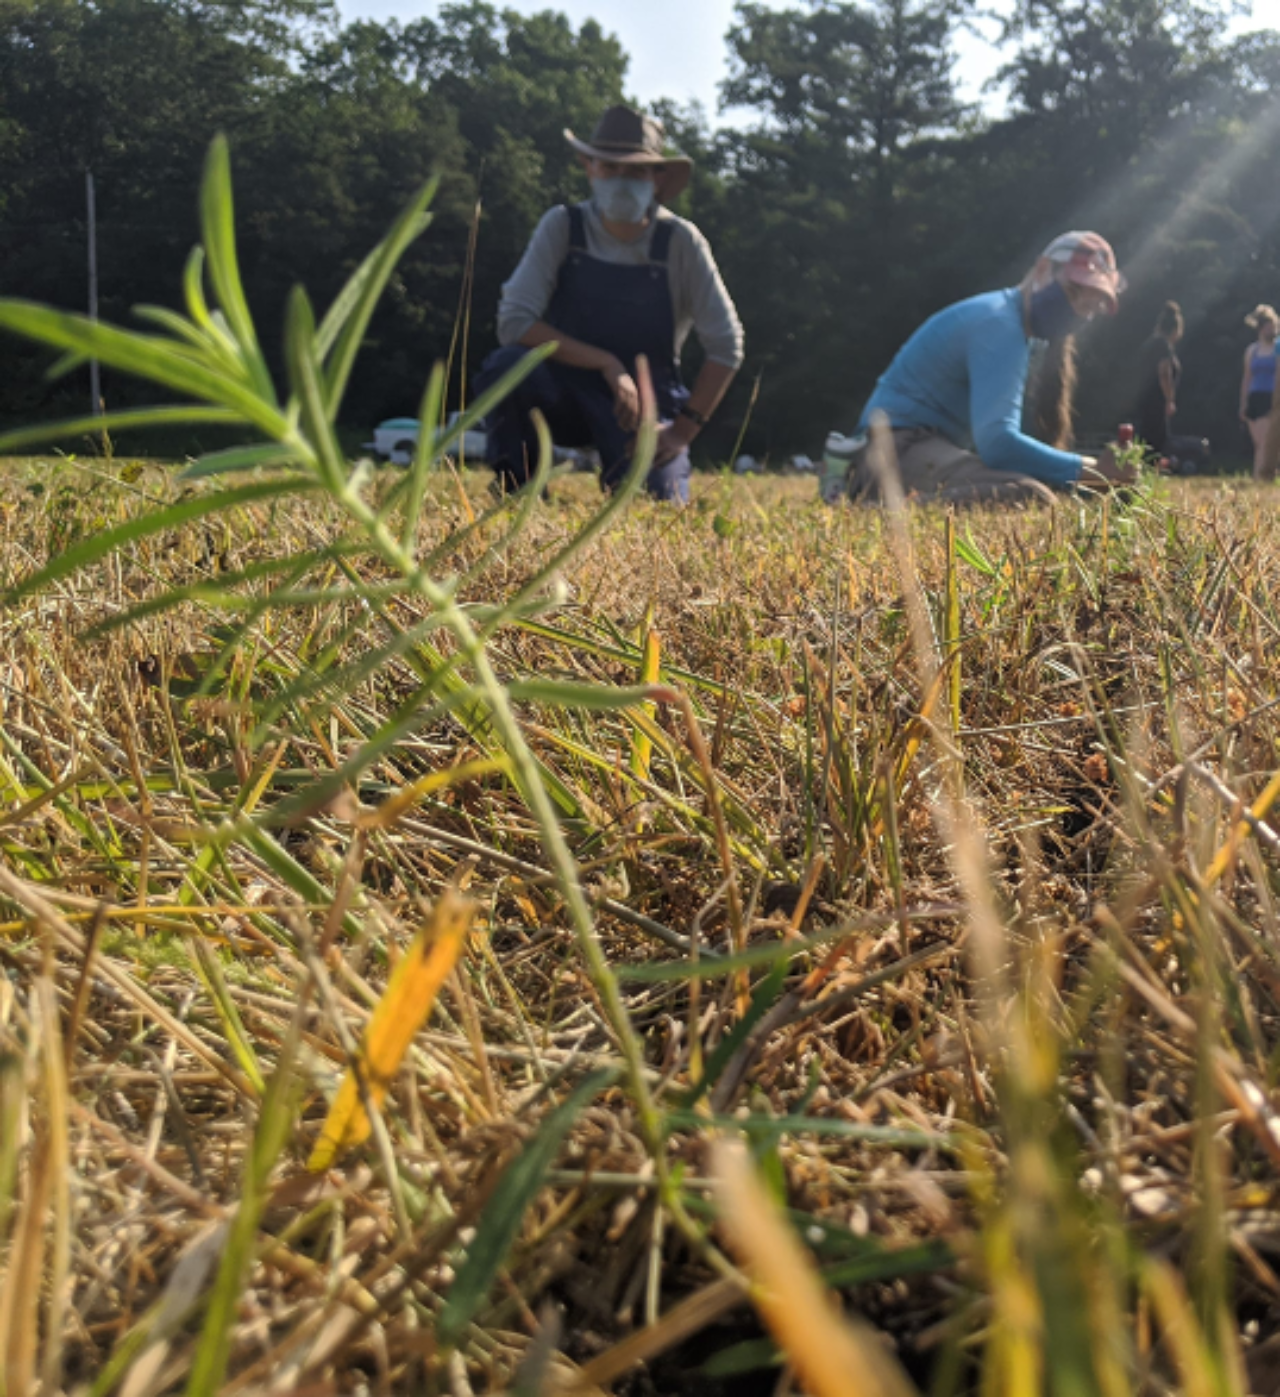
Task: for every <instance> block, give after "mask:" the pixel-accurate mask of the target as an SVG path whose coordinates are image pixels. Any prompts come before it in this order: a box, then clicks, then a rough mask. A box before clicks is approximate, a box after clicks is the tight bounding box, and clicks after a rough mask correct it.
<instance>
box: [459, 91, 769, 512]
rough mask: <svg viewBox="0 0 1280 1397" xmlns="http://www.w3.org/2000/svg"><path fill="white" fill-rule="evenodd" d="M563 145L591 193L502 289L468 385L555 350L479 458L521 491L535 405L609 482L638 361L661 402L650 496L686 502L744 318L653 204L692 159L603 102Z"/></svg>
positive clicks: (684, 175) (656, 130)
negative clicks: (596, 462)
mask: <svg viewBox="0 0 1280 1397" xmlns="http://www.w3.org/2000/svg"><path fill="white" fill-rule="evenodd" d="M564 134H565V139H566V140H567V141H568V142H569V144H570V145H571V146H572V147H573V149H574V150H575V151H576V152H577V154H578V159H579V161H580V162H581V164H582V168H583V169H584V170H585V171H586V174H587V178H588V179H589V180H590V181H591V198H590V199H587V200H586V201H585V202H583V203H580V204H570V205H559V206H558V207H556V208H553V209H551V210H550V211H549V212H548V213H546V214H545V215H544V216H543V218H542V221H541V222H540V223H539V224H538V226H537V228H536V230H535V231H534V234H533V238H532V239H531V240H530V243H529V246H528V247H527V248H526V249H525V254H524V256H523V257H522V258H521V260H520V265H519V266H518V267H517V268H516V269H515V271H514V273H513V274H512V276H511V279H510V281H508V282H507V283H506V284H505V285H504V286H503V288H502V300H501V303H500V304H499V306H498V341H499V343H500V345H501V346H502V347H501V348H500V349H497V350H495V351H494V352H493V353H492V354H490V355H489V357H488V358H487V359H486V360H485V362H484V364H483V365H482V367H481V370H480V373H479V375H478V376H477V379H476V388H477V389H478V390H479V389H483V388H486V387H488V386H489V385H490V384H492V383H494V382H496V381H497V379H498V378H500V377H501V375H502V374H504V373H505V372H506V371H507V370H508V369H510V368H511V367H512V365H514V364H516V363H518V362H519V361H520V359H521V358H522V357H523V356H524V355H525V354H527V353H528V352H529V350H530V349H532V348H534V347H535V346H537V345H540V344H546V343H548V341H551V340H554V341H555V342H556V343H557V345H558V346H559V347H558V348H557V349H556V351H555V353H554V354H553V355H552V357H551V358H550V359H548V360H547V361H545V362H544V363H542V364H540V365H539V366H538V367H537V368H536V369H535V370H534V371H533V372H532V373H531V374H530V375H529V376H528V377H527V378H526V379H524V380H523V381H522V382H521V384H520V386H519V387H518V388H517V389H516V390H515V392H514V393H512V394H510V395H509V396H508V397H507V399H506V400H505V401H504V402H503V403H502V404H501V405H500V406H499V407H498V408H497V409H496V410H495V411H494V413H493V414H492V415H491V417H490V421H489V451H488V455H489V464H490V465H491V466H493V468H494V471H495V472H496V475H497V483H498V484H499V486H500V487H505V488H508V489H515V488H518V487H519V486H520V485H523V484H524V482H525V481H526V480H527V479H528V478H529V476H530V475H531V474H532V471H533V469H534V467H535V466H536V464H537V459H538V438H537V435H536V433H535V431H534V428H533V423H532V421H531V420H530V416H529V414H530V413H531V412H532V411H533V410H534V409H535V408H536V409H538V410H539V411H540V412H541V413H542V415H543V416H544V417H545V418H546V420H547V425H548V426H549V427H550V429H551V435H552V438H553V439H554V441H555V442H556V443H557V444H558V445H561V446H594V447H595V448H596V450H597V451H599V453H600V460H601V465H602V469H601V483H602V484H603V485H604V487H605V488H606V489H612V488H613V487H614V486H615V485H617V484H618V483H619V481H621V480H622V478H623V476H624V475H625V474H626V472H627V468H628V466H629V465H630V463H631V455H632V449H633V445H634V441H635V431H636V427H637V426H638V425H639V421H640V398H639V393H638V391H637V387H636V378H635V373H636V360H637V358H638V357H639V356H640V355H642V354H643V355H645V356H646V358H647V359H648V362H649V372H650V373H651V374H652V376H653V388H654V394H655V396H656V398H657V404H658V422H659V433H658V445H657V450H656V454H655V456H654V462H653V469H652V470H651V471H650V473H649V478H648V481H647V482H646V483H647V487H648V490H649V493H650V494H651V495H653V496H655V497H656V498H658V499H664V500H675V501H680V502H683V501H686V500H687V499H688V498H689V475H690V469H691V468H690V463H689V446H690V444H691V443H692V441H693V439H694V437H696V436H697V434H698V432H699V431H700V430H701V429H702V428H703V427H704V426H705V425H706V423H707V419H708V418H709V417H710V416H711V414H712V413H713V412H714V411H715V409H716V407H717V405H718V404H719V402H720V399H721V398H722V397H723V396H724V393H725V389H726V388H728V386H729V384H730V382H732V380H733V376H734V374H735V373H736V372H737V369H738V365H739V364H741V362H742V325H741V322H740V321H739V320H738V313H737V311H736V310H735V309H734V305H733V302H732V301H731V300H730V299H729V293H728V292H727V291H726V290H725V286H724V282H723V281H722V280H721V279H720V273H719V271H718V270H717V269H716V264H715V260H714V258H713V257H712V255H711V249H710V247H709V246H708V244H707V240H706V238H704V237H703V236H702V234H701V233H700V232H699V231H698V230H697V228H695V227H694V225H693V224H692V223H689V222H687V221H686V220H685V219H683V218H677V217H676V215H675V214H673V213H670V212H668V210H667V209H666V208H664V207H663V205H664V204H665V203H667V202H669V201H670V200H672V199H674V198H675V197H676V195H677V194H679V193H680V191H681V190H682V189H683V188H684V187H685V185H687V184H688V183H689V174H690V169H691V165H692V162H691V161H690V160H689V159H688V157H687V156H683V155H670V154H668V153H667V152H666V151H665V149H664V131H663V126H662V123H661V122H660V121H655V120H654V119H653V118H652V117H648V116H643V115H641V113H639V112H637V111H632V110H631V108H630V107H610V108H609V110H608V111H607V112H605V114H604V115H603V116H602V117H601V118H600V121H599V123H598V124H597V125H596V129H595V130H594V131H593V132H592V134H591V139H590V140H589V141H582V140H579V139H578V138H577V137H576V136H575V135H574V134H573V132H572V131H566V132H565V133H564ZM690 330H694V331H696V332H697V335H698V339H699V341H700V342H701V345H702V348H703V351H704V353H705V355H706V358H705V361H704V363H703V365H702V368H701V370H700V371H699V373H698V377H697V380H696V382H695V383H694V385H693V390H692V392H691V391H690V390H689V389H688V388H686V387H685V386H684V383H683V382H682V381H681V378H680V351H681V349H682V347H683V345H684V342H685V340H686V338H687V337H688V334H689V331H690Z"/></svg>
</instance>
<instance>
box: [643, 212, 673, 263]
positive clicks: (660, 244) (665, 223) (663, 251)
mask: <svg viewBox="0 0 1280 1397" xmlns="http://www.w3.org/2000/svg"><path fill="white" fill-rule="evenodd" d="M675 231H676V221H675V219H674V218H659V219H658V226H657V227H656V228H655V229H654V230H653V241H652V242H651V243H650V244H649V261H650V262H664V263H665V262H666V260H667V256H668V254H669V253H670V251H671V239H672V237H673V236H674V235H675Z"/></svg>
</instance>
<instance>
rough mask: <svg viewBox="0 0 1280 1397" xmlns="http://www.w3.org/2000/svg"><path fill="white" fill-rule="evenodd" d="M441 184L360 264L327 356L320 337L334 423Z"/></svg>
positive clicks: (431, 186)
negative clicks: (395, 275)
mask: <svg viewBox="0 0 1280 1397" xmlns="http://www.w3.org/2000/svg"><path fill="white" fill-rule="evenodd" d="M439 185H440V180H439V177H438V176H435V177H433V178H431V179H430V180H428V181H427V183H426V184H424V185H423V187H422V188H421V189H420V190H419V191H418V192H417V194H416V195H414V197H413V198H412V199H411V200H410V201H409V203H408V205H407V206H406V207H405V209H404V211H403V213H401V215H400V217H399V218H397V219H396V221H395V223H393V224H392V226H391V231H390V232H389V233H388V234H387V236H386V237H385V238H384V239H383V240H382V242H381V243H380V244H379V245H378V247H377V248H376V249H375V250H374V253H373V255H372V257H371V258H370V259H368V260H367V261H366V262H365V263H364V264H362V266H361V267H360V269H359V270H358V271H357V272H356V276H355V278H353V281H355V280H356V279H358V282H359V284H358V286H357V287H355V288H353V289H351V291H350V294H348V290H347V289H344V290H343V291H342V292H340V293H339V296H338V301H337V302H336V303H335V306H334V309H333V311H331V315H333V316H334V323H337V324H340V326H341V328H340V329H339V330H338V332H337V337H336V339H335V341H334V345H333V349H332V352H331V353H329V354H328V355H327V356H326V355H325V353H324V350H323V349H322V348H321V343H320V340H319V337H318V336H317V338H316V344H315V352H316V354H317V355H318V356H320V357H321V358H322V359H323V361H324V375H323V381H324V398H325V403H326V413H325V417H326V420H327V421H328V422H330V423H332V422H333V421H334V419H335V418H336V417H337V415H338V406H339V404H340V403H341V402H342V395H343V394H344V393H345V392H346V390H347V381H348V379H349V378H350V377H351V369H352V366H353V365H354V364H355V361H356V355H357V354H359V352H360V346H361V344H362V343H363V342H364V337H365V332H366V331H367V330H368V328H369V321H370V319H371V318H372V316H373V311H374V307H375V306H376V305H377V304H378V299H379V297H380V296H381V295H382V292H383V290H384V289H385V287H386V284H387V281H388V279H389V278H390V276H391V273H392V272H393V271H394V270H395V267H396V263H397V262H399V260H400V258H401V257H403V256H404V253H405V250H406V249H407V248H408V246H409V244H410V243H412V242H413V241H414V239H415V238H417V237H418V236H419V235H420V234H421V233H422V231H423V229H424V228H426V226H427V224H428V223H429V222H430V215H428V213H427V206H428V205H429V204H430V203H431V200H432V199H433V198H434V196H435V192H436V190H437V189H438V188H439ZM348 287H350V283H348ZM329 324H330V319H329V316H326V317H325V328H326V330H327V329H328V326H329ZM429 427H430V424H429V423H424V424H423V429H424V431H426V430H428V429H429Z"/></svg>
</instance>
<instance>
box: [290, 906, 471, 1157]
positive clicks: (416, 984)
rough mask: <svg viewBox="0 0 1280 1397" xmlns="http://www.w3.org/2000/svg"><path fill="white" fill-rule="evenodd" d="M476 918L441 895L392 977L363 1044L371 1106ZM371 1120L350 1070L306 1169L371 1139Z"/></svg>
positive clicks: (363, 1068) (381, 1097) (382, 1096)
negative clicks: (429, 918) (473, 919)
mask: <svg viewBox="0 0 1280 1397" xmlns="http://www.w3.org/2000/svg"><path fill="white" fill-rule="evenodd" d="M474 916H475V903H474V902H471V901H469V900H468V899H467V898H465V897H462V896H461V895H460V894H458V893H456V892H454V891H453V890H452V889H451V888H450V889H446V890H445V892H443V893H441V895H440V899H439V901H438V902H437V903H436V905H435V910H434V911H433V913H432V915H431V920H430V921H429V922H428V923H427V925H426V926H424V927H423V928H422V930H421V931H420V932H419V933H418V935H417V936H415V937H414V939H413V944H412V945H411V946H410V947H409V949H408V950H407V951H406V952H405V954H404V955H403V956H402V957H401V959H400V963H399V964H398V965H397V966H396V968H395V970H394V971H393V972H392V975H391V980H390V983H389V984H388V985H387V988H386V990H385V991H384V992H383V995H382V998H381V999H380V1000H379V1001H378V1005H377V1008H376V1009H374V1011H373V1017H372V1018H371V1019H370V1020H369V1025H368V1027H367V1028H366V1029H365V1034H364V1039H363V1041H362V1042H361V1044H360V1063H359V1067H360V1073H361V1075H362V1076H363V1077H364V1081H365V1086H366V1089H367V1090H368V1093H369V1099H370V1104H371V1105H373V1106H375V1107H376V1106H380V1105H381V1104H382V1102H383V1100H384V1099H385V1097H386V1094H387V1088H388V1087H389V1086H390V1085H391V1082H392V1080H393V1079H394V1077H395V1074H396V1072H397V1071H398V1070H399V1067H400V1063H401V1062H402V1061H403V1059H404V1055H405V1053H407V1052H408V1051H409V1044H410V1043H412V1042H413V1036H414V1034H415V1033H417V1031H418V1029H419V1028H421V1027H422V1024H423V1021H424V1020H425V1019H426V1017H427V1015H428V1014H429V1013H430V1012H431V1006H432V1005H433V1004H434V1003H435V999H436V995H437V994H438V993H439V992H440V986H441V985H442V984H444V982H445V980H446V979H447V978H448V975H449V972H450V971H451V970H452V969H453V967H454V965H455V964H456V963H457V960H458V956H459V954H460V953H461V951H462V947H463V943H464V942H465V941H466V937H467V932H468V931H469V930H470V928H471V921H472V918H473V917H474ZM369 1131H370V1124H369V1116H368V1113H367V1112H366V1111H365V1108H364V1103H363V1102H362V1101H361V1099H360V1083H359V1080H358V1078H357V1076H356V1072H355V1071H354V1070H353V1069H351V1068H348V1070H347V1075H346V1076H345V1077H344V1078H343V1079H342V1085H341V1086H340V1087H339V1088H338V1094H337V1095H336V1096H335V1097H334V1098H333V1105H332V1106H330V1107H329V1114H328V1115H327V1116H326V1117H325V1122H324V1129H323V1130H322V1131H321V1132H320V1138H319V1140H317V1141H316V1147H315V1149H314V1150H312V1151H311V1158H310V1159H309V1160H308V1161H307V1168H308V1169H310V1170H311V1171H312V1172H313V1173H319V1172H320V1171H321V1170H324V1169H328V1168H329V1167H330V1165H331V1164H332V1163H333V1162H334V1160H335V1159H337V1157H338V1156H339V1155H340V1154H342V1153H343V1152H344V1151H346V1150H349V1149H351V1148H353V1146H355V1145H358V1144H360V1143H361V1142H362V1141H364V1140H366V1139H368V1137H369Z"/></svg>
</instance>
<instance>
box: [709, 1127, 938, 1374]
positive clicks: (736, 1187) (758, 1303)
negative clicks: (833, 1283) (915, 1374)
mask: <svg viewBox="0 0 1280 1397" xmlns="http://www.w3.org/2000/svg"><path fill="white" fill-rule="evenodd" d="M711 1172H712V1174H713V1176H714V1177H715V1180H716V1185H717V1189H716V1194H717V1202H718V1204H719V1209H720V1216H721V1219H722V1221H723V1223H724V1228H725V1232H726V1234H727V1236H728V1240H729V1246H730V1249H731V1250H732V1251H733V1252H734V1254H735V1255H736V1256H737V1257H738V1258H739V1260H741V1261H742V1263H743V1265H744V1267H745V1269H746V1272H747V1274H748V1275H749V1276H750V1277H751V1280H752V1289H751V1299H752V1302H753V1303H754V1305H755V1307H756V1309H757V1310H759V1312H760V1317H761V1318H762V1319H763V1320H764V1322H765V1324H766V1325H767V1326H768V1328H769V1332H770V1333H771V1334H772V1335H773V1337H774V1339H775V1340H776V1341H777V1343H778V1345H779V1346H780V1347H781V1348H782V1350H783V1351H784V1352H785V1353H786V1355H787V1357H788V1358H789V1359H790V1360H791V1364H792V1366H793V1367H794V1368H795V1370H796V1372H797V1373H798V1374H799V1375H800V1381H801V1383H802V1384H803V1386H804V1388H805V1390H806V1391H807V1392H809V1393H811V1394H812V1397H911V1394H912V1393H913V1390H914V1389H913V1388H912V1386H911V1384H910V1382H909V1381H908V1380H907V1378H906V1376H905V1375H904V1374H903V1372H902V1370H901V1369H900V1368H899V1367H898V1365H897V1364H896V1363H895V1362H894V1361H893V1359H892V1358H891V1357H890V1356H889V1354H888V1353H887V1352H886V1351H885V1349H884V1347H883V1345H882V1344H881V1343H880V1342H879V1340H877V1338H876V1336H875V1334H874V1333H873V1331H872V1330H871V1329H870V1328H869V1326H867V1325H865V1324H862V1323H860V1322H856V1321H852V1320H850V1319H849V1318H847V1317H845V1316H843V1315H841V1314H840V1313H839V1311H838V1310H837V1309H836V1306H835V1302H834V1301H833V1300H832V1298H831V1292H830V1291H829V1290H827V1288H826V1287H825V1286H824V1285H823V1284H822V1281H821V1279H820V1278H819V1276H818V1274H817V1271H816V1270H815V1268H814V1266H813V1263H812V1262H811V1261H810V1260H809V1258H808V1257H807V1256H806V1255H805V1252H804V1250H803V1248H802V1247H801V1246H800V1243H799V1242H798V1241H797V1240H796V1237H795V1233H794V1232H792V1230H791V1228H790V1227H788V1225H787V1223H786V1222H785V1221H784V1219H783V1218H782V1217H781V1215H780V1214H779V1212H778V1210H777V1208H775V1207H774V1205H773V1203H772V1201H771V1200H770V1198H769V1196H768V1194H767V1193H766V1192H765V1189H764V1186H763V1184H761V1183H760V1181H759V1179H758V1178H757V1177H756V1175H755V1171H754V1170H753V1169H752V1167H751V1161H750V1159H749V1158H748V1156H747V1151H746V1149H745V1148H744V1146H743V1145H742V1144H741V1143H739V1142H738V1141H736V1140H735V1141H728V1140H720V1141H717V1142H716V1144H715V1146H714V1148H713V1150H712V1166H711Z"/></svg>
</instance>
